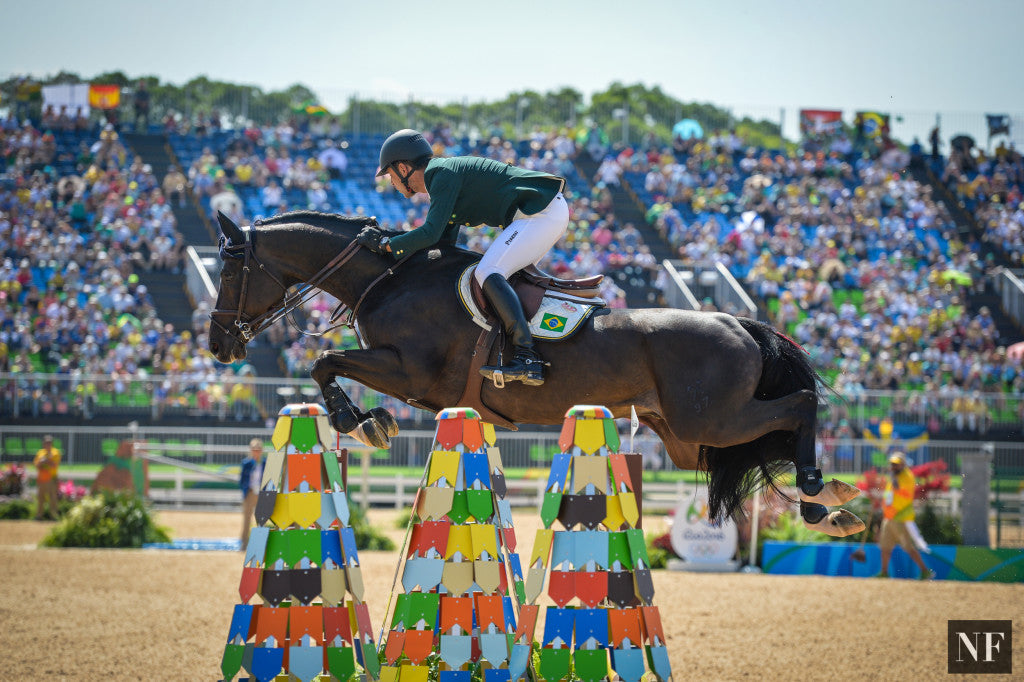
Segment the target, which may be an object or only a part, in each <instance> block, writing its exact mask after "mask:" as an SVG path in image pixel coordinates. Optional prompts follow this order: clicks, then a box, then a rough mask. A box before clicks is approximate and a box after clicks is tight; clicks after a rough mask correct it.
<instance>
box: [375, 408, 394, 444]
mask: <svg viewBox="0 0 1024 682" xmlns="http://www.w3.org/2000/svg"><path fill="white" fill-rule="evenodd" d="M370 416H371V417H372V418H373V419H374V420H376V422H377V423H378V425H380V426H381V427H382V428H383V429H384V432H385V433H386V434H388V437H389V438H394V437H395V436H397V435H398V422H397V421H395V418H394V417H393V416H391V413H390V412H388V411H387V410H385V409H384V408H383V407H375V408H373V409H372V410H370Z"/></svg>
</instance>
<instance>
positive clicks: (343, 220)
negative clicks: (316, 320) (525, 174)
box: [253, 211, 480, 260]
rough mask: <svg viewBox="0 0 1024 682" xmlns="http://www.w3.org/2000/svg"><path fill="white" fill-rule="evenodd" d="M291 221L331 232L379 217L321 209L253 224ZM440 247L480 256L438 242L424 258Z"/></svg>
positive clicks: (284, 223)
mask: <svg viewBox="0 0 1024 682" xmlns="http://www.w3.org/2000/svg"><path fill="white" fill-rule="evenodd" d="M290 223H297V224H300V225H310V226H312V227H319V228H322V229H326V230H330V231H331V232H335V231H337V229H338V228H341V227H346V226H347V227H352V226H353V225H355V226H358V227H365V226H366V225H374V226H376V225H377V224H378V223H377V219H376V218H373V217H369V216H356V215H340V214H338V213H321V212H320V211H289V212H288V213H281V214H278V215H276V216H273V217H272V218H265V219H262V220H260V221H259V222H258V223H254V224H253V226H254V227H255V226H257V225H287V224H290ZM438 249H440V250H441V251H442V252H445V251H453V252H456V253H461V254H465V255H468V256H469V257H470V258H476V259H479V258H480V254H479V253H477V252H475V251H470V250H468V249H465V248H463V247H461V246H457V245H455V244H437V245H435V246H433V247H431V248H430V249H424V250H423V253H422V257H423V258H429V259H430V260H434V259H433V258H430V256H429V253H430V252H431V251H434V252H436V251H437V250H438Z"/></svg>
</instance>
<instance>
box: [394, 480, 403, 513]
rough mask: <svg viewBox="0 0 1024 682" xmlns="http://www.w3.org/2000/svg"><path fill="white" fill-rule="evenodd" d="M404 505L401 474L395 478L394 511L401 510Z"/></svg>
mask: <svg viewBox="0 0 1024 682" xmlns="http://www.w3.org/2000/svg"><path fill="white" fill-rule="evenodd" d="M404 503H405V478H403V476H402V474H398V475H397V476H395V509H401V508H402V505H403V504H404Z"/></svg>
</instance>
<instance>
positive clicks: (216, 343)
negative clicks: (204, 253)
mask: <svg viewBox="0 0 1024 682" xmlns="http://www.w3.org/2000/svg"><path fill="white" fill-rule="evenodd" d="M217 220H218V222H219V223H220V229H221V239H220V258H221V260H222V261H223V263H224V265H223V267H222V268H221V271H220V289H219V291H218V293H217V302H216V304H215V305H214V309H213V311H212V312H211V313H210V352H211V353H213V356H214V357H216V358H217V360H219V361H220V362H225V363H228V362H235V361H238V360H244V359H245V345H246V344H247V343H248V342H249V341H250V340H251V339H252V338H253V337H254V336H256V334H257V333H259V331H260V330H261V329H262V327H263V323H264V321H265V320H266V319H267V317H268V313H270V312H272V311H273V309H274V308H275V307H277V306H278V304H279V303H281V301H282V299H283V298H284V295H285V291H286V287H285V285H284V284H282V283H281V281H280V279H279V278H278V277H277V276H276V275H274V274H273V273H271V272H269V271H268V270H267V268H266V267H265V264H264V261H263V260H261V259H260V257H259V256H258V249H257V244H256V242H257V241H258V239H257V235H258V234H259V232H258V231H257V230H255V229H253V228H248V229H242V228H240V227H238V225H235V223H234V222H232V221H231V219H230V218H228V217H227V216H225V215H224V214H223V213H219V214H218V215H217Z"/></svg>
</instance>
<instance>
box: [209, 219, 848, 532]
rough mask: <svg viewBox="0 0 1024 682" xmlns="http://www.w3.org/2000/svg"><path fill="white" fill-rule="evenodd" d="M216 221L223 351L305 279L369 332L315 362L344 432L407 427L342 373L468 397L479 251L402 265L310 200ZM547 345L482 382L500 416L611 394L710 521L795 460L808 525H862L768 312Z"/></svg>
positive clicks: (438, 400) (599, 331)
mask: <svg viewBox="0 0 1024 682" xmlns="http://www.w3.org/2000/svg"><path fill="white" fill-rule="evenodd" d="M218 222H219V224H220V229H221V233H222V235H221V238H220V246H221V248H220V254H221V259H222V261H223V267H222V270H221V274H220V286H219V291H218V295H217V300H216V304H215V308H214V310H213V311H212V312H211V314H210V317H211V320H210V328H209V350H210V352H211V353H212V354H213V355H214V357H216V359H217V360H218V361H220V362H222V363H231V362H236V361H241V360H243V359H244V358H245V355H246V350H245V347H246V344H247V343H248V341H250V340H251V339H252V338H253V337H254V336H255V335H256V334H258V333H259V332H260V331H261V330H263V329H265V328H266V327H267V326H269V325H270V324H272V323H273V322H275V321H277V320H279V319H281V318H282V317H284V316H286V315H287V314H289V312H290V311H291V310H293V309H294V307H296V306H297V305H298V304H299V303H301V301H300V300H298V298H297V297H298V296H300V295H301V294H299V293H296V292H297V291H298V292H309V291H314V292H315V291H316V290H317V289H319V290H323V291H326V292H327V293H330V294H332V295H333V296H334V297H336V298H337V299H338V300H339V301H340V302H341V304H342V305H343V306H346V307H347V308H348V310H349V314H350V323H351V324H352V325H353V328H354V329H355V330H356V331H357V333H358V336H359V338H360V345H361V348H360V349H355V350H326V351H323V352H321V354H320V355H319V356H318V357H317V359H316V360H315V361H314V363H313V366H312V368H311V372H310V374H311V376H312V378H313V379H314V380H315V381H316V383H317V384H318V385H319V387H320V390H321V393H322V394H323V398H324V404H325V406H326V407H327V410H328V412H329V414H330V420H331V424H332V426H334V428H335V429H337V430H338V431H339V432H341V433H347V434H350V435H352V436H353V437H355V438H357V439H358V440H360V441H362V442H364V443H367V444H370V445H372V446H373V447H378V448H386V447H388V446H389V444H390V440H389V439H390V438H391V437H394V436H395V435H397V433H398V425H397V422H396V421H395V419H394V417H393V416H392V415H391V414H390V413H388V412H387V410H385V409H383V408H374V409H371V410H369V411H368V412H362V411H361V410H360V409H359V408H358V407H357V406H356V405H355V404H353V402H352V401H351V400H350V399H349V397H348V396H347V395H346V394H345V392H344V390H343V389H342V388H341V386H339V385H338V383H337V382H336V381H335V379H336V378H337V377H346V378H349V379H353V380H355V381H356V382H358V383H360V384H363V385H364V386H367V387H369V388H371V389H373V390H375V391H378V392H382V393H386V394H388V395H391V396H394V397H396V398H399V399H401V400H403V401H405V402H406V403H408V404H409V405H412V406H415V407H419V408H424V409H427V410H431V411H433V412H437V411H439V410H441V409H444V408H446V407H457V406H462V405H460V399H462V397H463V395H464V389H465V386H466V382H467V374H468V372H469V371H470V363H471V358H472V356H473V355H474V352H476V351H475V347H476V339H477V337H478V336H479V328H478V327H477V326H476V325H475V324H474V323H473V321H472V320H471V318H470V316H469V314H468V313H467V312H466V311H465V309H464V308H463V307H462V303H461V302H460V301H459V299H458V295H457V292H456V287H457V282H458V280H459V277H460V274H461V273H463V272H464V271H465V270H466V268H468V267H470V266H471V265H473V264H474V263H475V262H477V261H478V260H479V258H480V255H479V254H476V253H473V252H470V251H468V250H465V249H461V248H458V247H457V246H455V245H448V244H442V245H439V246H438V247H437V248H432V249H429V250H426V249H425V250H422V251H419V252H417V253H415V254H413V255H411V256H409V257H407V258H406V259H405V260H403V261H402V262H399V263H397V264H396V263H395V261H394V260H393V259H392V258H390V257H384V256H381V255H378V254H376V253H373V252H372V251H370V250H368V249H365V248H361V247H360V246H359V244H358V243H357V242H356V241H355V237H356V235H357V234H358V232H359V231H360V229H362V228H363V227H364V226H366V225H368V224H372V219H367V218H360V217H346V216H339V215H332V214H324V213H317V212H312V211H295V212H291V213H285V214H282V215H278V216H275V217H273V218H270V219H267V220H257V221H255V223H254V224H253V225H251V226H249V227H247V228H245V229H242V228H240V227H239V226H238V225H236V224H235V223H234V222H232V221H231V220H230V219H228V218H227V217H225V216H224V215H219V216H218ZM337 312H339V313H340V311H337ZM499 345H500V344H499ZM539 350H540V351H541V355H542V357H543V358H544V360H545V361H547V362H549V363H550V367H549V371H548V373H547V380H546V382H545V383H544V384H543V385H542V386H525V385H522V384H518V383H509V384H507V385H505V386H504V387H502V388H498V387H497V386H495V385H492V384H490V383H485V384H484V385H483V386H482V388H481V390H480V395H479V399H480V401H481V403H482V404H483V405H485V406H486V407H487V409H488V410H489V411H492V412H493V413H496V414H498V415H502V416H504V417H505V418H507V420H508V423H506V424H505V425H506V426H510V427H512V428H514V426H512V424H520V423H526V424H552V425H554V424H561V423H562V421H563V418H564V415H565V412H566V410H567V409H568V408H569V407H571V406H573V405H576V404H580V403H589V404H600V405H604V406H605V407H607V408H608V409H609V410H611V412H612V414H613V415H614V416H615V417H616V418H624V417H629V416H630V411H631V408H635V410H636V415H637V417H638V418H639V420H640V422H641V423H643V424H645V425H646V426H648V427H650V428H651V429H652V430H653V431H654V432H655V433H656V434H657V435H658V436H659V438H660V439H661V441H662V443H663V444H664V446H665V449H666V452H667V454H668V456H669V457H670V459H671V460H672V462H673V464H675V466H677V467H679V468H680V469H685V470H705V471H706V472H707V479H708V509H709V514H710V515H711V517H712V518H714V519H721V518H724V517H725V516H728V515H731V514H733V513H734V512H737V511H740V512H742V504H743V502H744V500H745V498H746V497H747V496H748V495H749V494H750V493H752V492H754V491H756V490H757V489H759V488H761V487H764V486H769V487H773V488H775V487H776V478H777V477H778V476H779V475H780V474H781V473H782V472H783V470H784V469H785V468H786V467H788V466H795V467H796V473H797V489H798V494H799V499H800V512H801V516H802V517H803V520H804V523H805V525H807V526H808V527H810V528H812V529H815V530H819V531H821V532H824V533H826V534H829V535H833V536H836V537H842V536H846V535H850V534H853V533H857V532H860V531H861V530H863V528H864V524H863V522H861V520H860V519H858V518H857V517H856V516H855V515H854V514H852V513H851V512H849V511H848V510H845V509H834V510H831V511H830V510H829V507H834V506H837V505H841V504H844V503H846V502H848V501H849V500H851V499H853V497H855V496H856V495H857V494H858V493H859V491H858V490H857V489H856V488H854V487H853V486H850V485H848V484H845V483H842V482H840V481H838V480H835V479H832V480H830V481H827V482H826V481H824V480H822V476H821V472H820V470H818V469H817V468H816V466H815V452H814V450H815V449H814V442H815V424H816V420H817V410H818V406H819V400H820V398H821V393H822V391H823V387H824V384H823V383H822V381H821V378H820V376H819V375H818V374H817V373H816V372H815V370H814V368H813V367H812V366H811V364H810V362H809V360H808V358H807V356H806V353H805V352H804V351H803V350H802V349H801V348H799V347H798V346H797V345H796V344H795V343H794V342H792V341H790V340H789V339H788V338H787V337H785V336H783V335H782V334H780V333H778V332H777V331H775V330H774V329H773V328H771V327H770V326H769V325H767V324H764V323H761V322H758V321H755V320H751V319H745V318H737V317H734V316H732V315H728V314H723V313H713V312H694V311H684V310H677V309H670V308H649V309H607V308H605V309H600V310H598V311H597V312H595V313H594V314H593V315H591V316H590V317H589V318H588V319H587V321H586V322H585V323H584V326H583V327H582V328H581V329H580V330H579V331H578V332H577V333H576V334H575V335H574V336H572V337H571V338H569V339H567V340H563V341H558V342H541V343H540V344H539ZM483 352H486V351H483Z"/></svg>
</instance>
